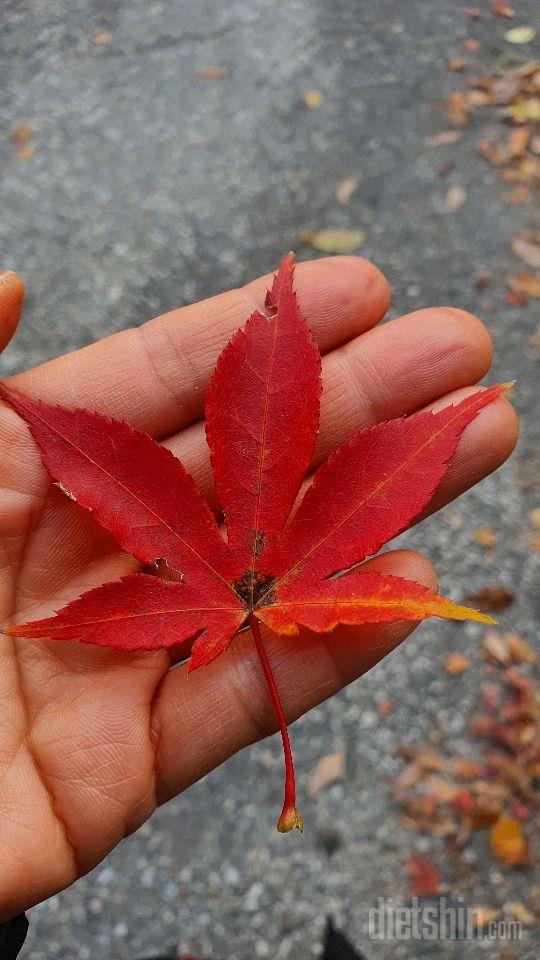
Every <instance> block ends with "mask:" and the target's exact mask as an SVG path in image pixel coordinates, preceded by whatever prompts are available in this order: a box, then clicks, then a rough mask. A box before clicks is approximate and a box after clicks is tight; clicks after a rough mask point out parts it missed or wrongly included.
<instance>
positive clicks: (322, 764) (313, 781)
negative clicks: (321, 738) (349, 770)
mask: <svg viewBox="0 0 540 960" xmlns="http://www.w3.org/2000/svg"><path fill="white" fill-rule="evenodd" d="M344 772H345V759H344V757H343V754H342V753H329V754H327V755H326V757H321V759H320V760H319V762H318V763H317V765H316V767H315V770H314V771H313V773H312V775H311V778H310V781H309V785H308V789H307V792H308V794H309V796H310V797H314V796H315V795H316V794H317V793H319V791H320V790H322V789H323V788H324V787H328V786H330V784H331V783H335V782H336V780H341V778H342V776H343V774H344Z"/></svg>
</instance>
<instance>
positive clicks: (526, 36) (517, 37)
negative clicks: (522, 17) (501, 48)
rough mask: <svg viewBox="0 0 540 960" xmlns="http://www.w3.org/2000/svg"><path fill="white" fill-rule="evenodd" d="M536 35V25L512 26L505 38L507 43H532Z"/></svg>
mask: <svg viewBox="0 0 540 960" xmlns="http://www.w3.org/2000/svg"><path fill="white" fill-rule="evenodd" d="M535 36H536V30H535V29H534V27H512V29H511V30H507V31H506V33H505V35H504V39H505V40H506V42H507V43H530V42H531V40H534V38H535Z"/></svg>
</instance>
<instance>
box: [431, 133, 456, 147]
mask: <svg viewBox="0 0 540 960" xmlns="http://www.w3.org/2000/svg"><path fill="white" fill-rule="evenodd" d="M462 136H463V134H462V132H461V130H442V131H441V133H434V134H431V135H430V136H428V137H424V146H425V147H446V146H448V145H449V144H451V143H457V142H458V140H461V138H462Z"/></svg>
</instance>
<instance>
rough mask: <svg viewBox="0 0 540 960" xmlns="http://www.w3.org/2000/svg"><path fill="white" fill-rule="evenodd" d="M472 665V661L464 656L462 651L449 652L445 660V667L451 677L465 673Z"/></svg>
mask: <svg viewBox="0 0 540 960" xmlns="http://www.w3.org/2000/svg"><path fill="white" fill-rule="evenodd" d="M470 665H471V661H470V660H468V659H467V657H464V656H463V654H462V653H449V654H448V656H447V658H446V660H445V661H444V669H445V670H446V672H447V673H449V674H450V676H451V677H453V676H455V675H456V674H458V673H463V671H464V670H466V669H467V667H470Z"/></svg>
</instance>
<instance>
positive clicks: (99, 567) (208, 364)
mask: <svg viewBox="0 0 540 960" xmlns="http://www.w3.org/2000/svg"><path fill="white" fill-rule="evenodd" d="M269 281H270V278H269V277H266V278H262V279H261V280H257V281H255V282H254V283H251V284H249V285H247V286H246V287H244V288H242V289H241V290H236V291H232V292H230V293H227V294H224V295H222V296H220V297H216V298H213V299H212V300H209V301H206V302H204V303H201V304H198V305H196V306H192V307H186V308H183V309H182V310H177V311H173V312H172V313H169V314H166V315H164V316H162V317H158V318H157V319H155V320H152V321H150V322H149V323H147V324H145V325H144V326H142V327H140V328H138V329H134V330H128V331H125V332H124V333H121V334H118V335H116V336H114V337H110V338H109V339H107V340H104V341H101V342H99V343H97V344H95V345H93V346H91V347H88V348H86V349H84V350H80V351H78V352H76V353H73V354H71V355H69V356H66V357H61V358H59V359H58V360H55V361H52V362H51V363H47V364H45V365H43V366H41V367H38V368H36V369H35V370H32V371H29V372H27V373H24V374H22V375H20V376H18V377H15V378H13V383H14V384H16V386H17V387H18V388H21V389H22V390H23V391H24V392H25V393H27V394H28V395H30V396H34V397H39V398H41V399H44V400H47V401H49V402H58V403H61V404H63V405H65V406H86V407H90V408H92V409H96V410H99V411H101V412H103V413H106V414H108V415H110V416H113V417H116V418H118V419H124V420H127V421H128V422H129V423H131V424H132V425H133V426H134V427H137V428H138V429H142V430H145V431H146V432H148V433H150V434H151V435H152V436H154V437H156V438H157V439H159V440H160V441H162V442H164V443H165V444H166V445H167V446H169V447H170V448H171V449H172V450H173V451H174V453H175V454H176V455H177V456H178V457H179V458H180V459H181V460H182V461H183V463H184V464H185V466H186V468H187V469H188V471H189V472H190V473H192V475H193V476H194V477H195V479H196V480H197V482H198V484H199V486H200V488H201V489H202V491H203V492H204V494H205V495H206V496H207V498H208V501H209V503H210V504H211V506H212V507H214V508H215V509H216V512H217V510H218V505H217V502H216V499H215V494H214V492H213V490H212V479H211V471H210V464H209V458H208V453H207V449H206V444H205V439H204V424H203V422H202V416H203V402H204V394H205V390H206V387H207V384H208V380H209V377H210V374H211V372H212V369H213V367H214V363H215V360H216V357H217V355H218V354H219V352H220V351H221V349H222V348H223V346H224V345H225V343H226V342H227V341H228V339H229V338H230V336H231V334H232V332H233V331H234V330H235V329H236V328H237V327H239V326H241V325H242V324H243V322H244V321H245V319H246V317H247V316H248V314H249V313H251V312H252V311H253V309H254V308H255V307H259V308H261V307H262V305H263V303H264V295H265V291H266V288H267V286H268V284H269ZM296 285H297V290H298V297H299V302H300V307H301V309H302V312H303V314H304V315H305V316H306V317H307V318H308V319H309V321H310V324H311V327H312V330H313V333H314V335H315V337H316V339H317V341H318V343H319V345H320V347H321V351H322V352H323V354H324V359H323V384H324V393H323V400H322V412H321V432H320V435H319V438H318V443H317V449H316V453H315V460H314V465H316V463H318V462H319V461H320V460H322V459H325V458H326V456H327V455H328V453H329V451H330V450H331V449H333V448H334V447H336V446H338V445H339V444H341V443H342V442H343V441H344V440H345V439H347V437H348V436H350V435H351V434H352V433H354V432H355V431H356V430H358V429H359V427H362V426H365V425H367V424H369V423H373V422H377V421H379V420H384V419H388V418H390V417H395V416H398V415H401V414H405V413H411V412H413V411H415V410H418V409H420V408H422V407H423V406H425V405H429V406H433V405H437V406H443V405H446V404H447V403H449V402H452V401H453V400H455V399H456V391H458V393H457V396H460V395H461V394H462V393H463V392H464V391H465V390H466V389H467V388H469V389H470V388H471V386H472V385H473V384H474V383H475V382H476V381H477V380H478V379H479V378H481V377H482V376H483V375H484V374H485V373H486V372H487V370H488V368H489V365H490V361H491V345H490V341H489V337H488V335H487V332H486V331H485V329H484V328H483V326H482V325H481V323H480V322H479V321H478V320H476V319H475V318H474V317H472V316H470V315H469V314H466V313H464V312H462V311H459V310H454V309H451V308H436V309H430V310H422V311H418V312H416V313H414V314H411V315H409V316H406V317H401V318H399V319H397V320H393V321H391V322H389V323H387V324H384V325H383V326H381V327H376V324H377V323H378V321H379V320H381V318H382V317H383V315H384V313H385V311H386V308H387V306H388V299H389V294H388V287H387V285H386V283H385V281H384V279H383V277H382V276H381V274H380V273H379V272H378V271H377V270H376V269H375V268H374V267H372V266H370V265H369V264H368V263H366V262H365V261H362V260H359V259H356V258H352V257H337V258H334V259H329V260H321V261H318V262H317V263H306V264H301V265H299V267H298V268H297V273H296ZM21 297H22V290H21V285H20V282H19V281H18V279H17V278H16V277H15V275H14V274H6V275H4V276H0V339H1V340H2V341H3V342H4V344H5V343H6V342H7V341H8V340H9V337H10V335H11V333H12V331H13V329H14V327H15V326H16V320H17V318H18V314H19V308H20V301H21ZM516 433H517V427H516V420H515V416H514V413H513V411H512V409H511V407H510V406H509V404H508V403H507V401H505V400H498V401H497V402H495V403H494V404H492V405H491V406H489V407H486V408H485V409H484V410H483V411H482V413H481V414H480V415H479V416H478V418H477V419H476V420H475V421H474V422H473V423H472V424H471V425H470V426H469V427H468V428H467V430H466V433H465V435H464V436H463V438H462V441H461V443H460V446H459V449H458V452H457V454H456V456H455V458H454V461H453V462H452V465H451V467H450V470H449V472H448V473H447V475H446V478H445V480H444V481H443V484H442V485H441V487H440V488H439V491H438V493H437V497H436V500H435V501H433V502H432V504H431V505H430V511H432V510H434V509H437V508H438V507H440V506H442V505H443V504H444V503H446V502H448V501H449V500H451V499H453V498H454V497H456V496H458V495H459V494H460V493H461V492H462V491H463V490H465V489H467V488H468V487H469V486H471V485H472V484H473V483H475V482H477V481H478V480H479V479H481V477H483V476H485V475H486V474H487V473H489V472H490V471H491V470H493V469H495V468H496V467H497V466H498V465H499V464H500V463H501V462H502V461H503V460H504V459H505V458H506V457H507V456H508V455H509V453H510V452H511V450H512V448H513V446H514V443H515V439H516ZM0 478H1V493H0V497H1V501H0V517H1V519H0V524H1V526H0V537H1V547H2V579H1V581H0V604H1V610H0V621H1V623H2V624H3V625H4V626H5V625H6V624H8V623H11V622H19V621H22V620H29V619H37V618H40V617H44V616H48V615H50V614H51V612H52V611H53V610H55V609H57V608H59V607H61V606H63V605H64V604H65V603H66V602H68V601H69V600H72V599H74V598H75V597H77V596H79V595H80V594H81V593H82V592H84V591H85V590H88V589H89V588H90V587H93V586H97V585H99V584H101V583H103V582H104V581H106V580H112V579H116V578H118V577H119V576H121V575H123V574H125V573H128V572H131V571H133V570H136V569H137V564H136V563H135V561H133V560H132V559H131V558H128V557H126V555H125V554H123V553H121V552H119V550H118V548H117V547H116V546H115V544H114V543H113V541H112V540H111V539H110V538H109V537H108V536H107V534H105V533H104V532H103V531H102V530H101V528H99V527H98V526H97V524H96V523H95V522H94V521H93V519H92V517H91V515H90V514H89V513H87V512H86V511H84V510H82V509H81V508H80V507H78V506H77V505H76V504H74V503H72V502H70V501H69V500H68V499H67V498H66V497H65V496H64V494H62V493H61V492H60V491H59V490H58V489H57V488H56V487H55V486H54V485H53V484H51V481H50V478H49V476H48V474H47V473H46V471H45V470H44V468H43V467H42V465H41V461H40V458H39V454H38V451H37V448H36V447H35V445H34V443H33V441H32V439H31V438H30V435H29V433H28V430H27V428H26V427H25V425H24V423H23V422H22V421H21V420H20V419H19V418H18V416H17V415H16V414H15V413H14V412H13V410H11V409H10V408H8V407H7V406H5V405H2V407H1V409H0ZM370 563H371V565H372V566H374V567H375V566H376V567H377V568H378V569H384V570H385V571H386V572H391V573H394V574H399V575H401V576H405V577H408V578H410V579H416V580H420V581H422V582H424V583H426V585H429V586H434V574H433V571H432V570H431V567H430V565H429V563H428V562H427V561H426V560H424V559H423V558H422V557H421V556H419V555H417V554H412V553H406V552H403V551H399V552H398V551H394V552H391V553H387V554H386V555H384V556H383V557H380V558H378V559H377V560H373V561H370ZM410 629H411V628H410V626H406V625H403V624H381V625H376V626H370V627H363V628H361V629H359V628H355V629H353V628H350V627H348V628H347V627H342V628H339V629H338V630H336V631H334V633H333V634H331V635H329V636H324V637H321V636H317V637H316V638H314V637H313V636H311V637H309V641H308V640H307V638H306V639H305V640H303V639H302V637H300V638H299V639H295V641H294V643H291V641H290V640H286V639H283V638H278V637H271V636H268V635H267V644H268V654H269V657H270V659H271V662H272V667H273V670H274V672H275V675H276V679H277V682H278V684H279V687H280V691H281V692H282V698H283V702H284V705H285V708H286V712H287V716H288V718H289V719H290V720H292V719H294V718H296V717H297V716H299V715H300V714H301V713H303V712H304V711H305V710H307V709H309V708H310V707H312V706H314V705H315V704H316V703H318V702H320V701H321V700H323V699H324V698H326V697H328V696H330V695H331V694H332V693H334V692H336V691H337V690H338V689H339V688H340V687H342V686H343V685H344V684H345V683H347V682H349V681H350V680H352V679H354V678H355V677H357V676H359V675H360V674H361V673H363V672H364V671H365V670H367V669H369V667H371V666H372V665H373V664H374V663H376V662H377V661H378V660H379V659H381V657H383V656H384V655H385V654H386V653H388V652H389V651H390V650H391V649H393V648H394V647H395V646H396V644H397V643H399V642H401V640H402V639H404V637H405V636H406V635H407V634H408V633H409V632H410ZM360 638H361V641H362V642H361V643H360V642H358V640H359V639H360ZM0 657H1V661H2V669H1V670H0V843H1V849H2V871H1V873H0V921H1V920H2V919H6V918H9V917H11V916H13V915H14V914H16V913H17V912H19V911H21V910H22V909H25V908H26V907H28V906H30V905H32V904H34V903H36V902H37V901H39V900H40V899H43V898H44V897H47V896H49V895H51V894H52V893H54V892H56V891H58V890H60V889H62V888H64V887H65V886H67V885H68V884H69V883H71V882H72V881H73V880H74V879H76V878H77V876H80V875H81V874H82V873H84V872H86V871H87V870H89V869H91V868H92V867H93V866H95V865H96V864H97V863H98V862H99V861H100V860H101V859H103V857H104V856H106V854H107V853H108V852H109V851H110V850H111V849H112V848H113V847H114V846H115V844H116V843H118V842H119V840H121V839H122V838H123V837H125V836H126V835H127V834H128V833H130V832H132V831H133V830H134V829H136V828H137V827H138V826H139V825H140V824H141V823H142V822H143V821H144V820H146V819H147V818H148V817H149V816H150V814H151V813H152V811H153V810H154V808H155V806H156V805H157V804H159V803H161V802H163V801H164V800H166V799H168V798H170V797H171V796H173V795H175V794H176V793H178V792H179V791H180V790H182V789H183V788H185V787H186V786H188V785H189V784H190V783H192V782H193V781H195V780H196V779H198V778H199V777H201V776H202V775H203V774H204V773H206V772H208V771H209V770H211V769H212V768H213V767H215V766H216V765H217V764H219V763H221V762H222V761H223V760H224V759H226V758H227V757H228V756H230V755H231V753H233V752H235V751H236V750H238V749H240V748H241V747H242V746H244V745H246V744H247V743H250V742H252V741H254V740H256V739H259V738H260V737H263V736H265V735H267V734H268V733H270V732H272V730H273V729H274V715H273V711H272V707H271V703H270V700H269V698H268V694H267V691H266V685H265V681H264V677H263V676H262V674H261V672H260V666H259V662H258V658H257V655H256V653H255V651H254V650H253V649H252V644H251V640H250V637H249V635H248V636H246V637H242V636H240V637H238V638H237V639H236V640H235V641H234V643H233V645H232V647H231V649H230V650H229V651H228V653H227V654H225V655H224V656H222V657H220V658H219V659H218V660H217V661H216V662H215V663H213V664H212V665H210V666H209V667H206V668H205V670H203V671H200V672H196V673H194V674H192V675H191V676H190V678H189V683H188V682H187V676H186V672H185V669H184V668H183V667H179V668H177V669H174V670H171V669H170V667H171V663H172V659H171V655H170V653H169V652H166V651H159V652H155V653H154V652H153V653H148V652H144V653H139V654H129V655H128V654H125V653H117V652H115V651H107V650H103V649H101V648H94V647H89V646H85V645H82V644H78V643H76V642H63V643H54V642H48V641H25V640H17V641H13V640H12V639H10V638H8V637H6V636H0Z"/></svg>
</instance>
